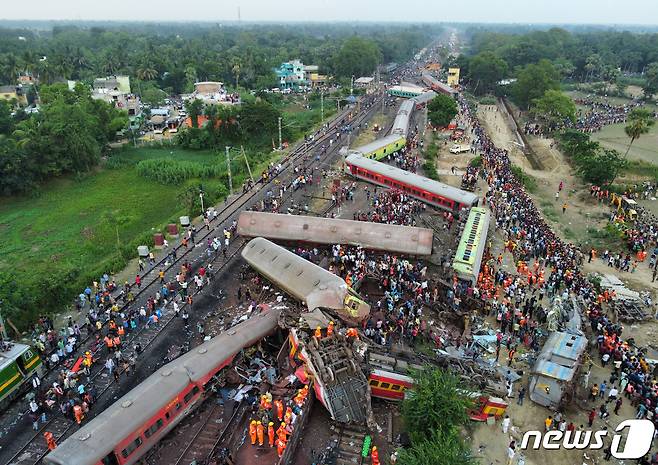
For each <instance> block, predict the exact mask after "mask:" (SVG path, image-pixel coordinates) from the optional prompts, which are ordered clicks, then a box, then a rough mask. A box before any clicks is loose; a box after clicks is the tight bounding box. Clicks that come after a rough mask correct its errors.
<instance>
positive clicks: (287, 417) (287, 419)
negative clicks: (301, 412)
mask: <svg viewBox="0 0 658 465" xmlns="http://www.w3.org/2000/svg"><path fill="white" fill-rule="evenodd" d="M290 420H292V409H291V408H290V407H286V414H285V415H284V416H283V421H284V423H286V424H290Z"/></svg>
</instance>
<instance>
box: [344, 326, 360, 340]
mask: <svg viewBox="0 0 658 465" xmlns="http://www.w3.org/2000/svg"><path fill="white" fill-rule="evenodd" d="M346 336H347V337H348V338H350V337H353V338H354V339H358V338H359V333H358V332H357V331H356V328H347V333H346Z"/></svg>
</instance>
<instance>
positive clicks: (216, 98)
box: [183, 81, 240, 105]
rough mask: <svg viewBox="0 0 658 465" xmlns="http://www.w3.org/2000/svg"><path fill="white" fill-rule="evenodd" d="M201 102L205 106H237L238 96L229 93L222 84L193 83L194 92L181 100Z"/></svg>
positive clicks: (212, 82)
mask: <svg viewBox="0 0 658 465" xmlns="http://www.w3.org/2000/svg"><path fill="white" fill-rule="evenodd" d="M195 99H198V100H201V101H202V102H203V103H204V104H206V105H217V104H221V105H228V104H236V105H237V104H239V103H240V95H239V94H238V93H233V94H231V93H229V92H227V90H226V88H225V87H224V83H223V82H218V81H201V82H195V83H194V92H192V93H191V94H188V95H184V96H183V100H195Z"/></svg>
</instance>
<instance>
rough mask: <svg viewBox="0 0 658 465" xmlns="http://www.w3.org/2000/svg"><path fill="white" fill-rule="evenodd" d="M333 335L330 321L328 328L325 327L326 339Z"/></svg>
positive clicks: (332, 324) (332, 323) (332, 325)
mask: <svg viewBox="0 0 658 465" xmlns="http://www.w3.org/2000/svg"><path fill="white" fill-rule="evenodd" d="M333 334H334V322H333V321H330V322H329V326H327V337H331V336H333Z"/></svg>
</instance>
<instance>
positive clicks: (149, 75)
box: [137, 65, 158, 81]
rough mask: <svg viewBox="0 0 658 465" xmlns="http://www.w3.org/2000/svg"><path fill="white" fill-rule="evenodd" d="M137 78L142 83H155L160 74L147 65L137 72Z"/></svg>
mask: <svg viewBox="0 0 658 465" xmlns="http://www.w3.org/2000/svg"><path fill="white" fill-rule="evenodd" d="M137 77H138V78H139V79H140V80H142V81H153V80H155V79H156V78H157V77H158V72H157V71H156V70H155V69H153V68H152V67H151V66H149V65H146V66H144V67H143V68H139V69H138V70H137Z"/></svg>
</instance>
